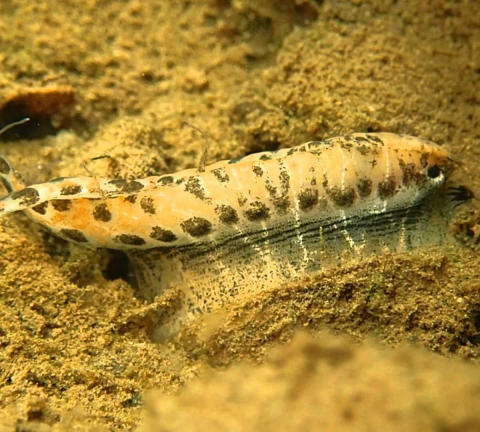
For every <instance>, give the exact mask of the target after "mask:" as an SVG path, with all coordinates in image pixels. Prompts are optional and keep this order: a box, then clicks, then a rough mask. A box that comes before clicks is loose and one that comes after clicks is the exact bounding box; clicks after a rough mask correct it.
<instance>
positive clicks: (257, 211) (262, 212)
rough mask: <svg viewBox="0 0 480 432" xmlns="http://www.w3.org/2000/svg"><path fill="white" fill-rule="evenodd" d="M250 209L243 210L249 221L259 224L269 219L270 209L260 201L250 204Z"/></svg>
mask: <svg viewBox="0 0 480 432" xmlns="http://www.w3.org/2000/svg"><path fill="white" fill-rule="evenodd" d="M250 206H251V208H249V209H248V210H245V216H246V217H247V219H248V220H249V221H252V222H260V221H265V220H268V219H270V209H269V208H268V207H267V206H266V205H265V204H264V203H262V202H261V201H255V202H253V203H251V204H250Z"/></svg>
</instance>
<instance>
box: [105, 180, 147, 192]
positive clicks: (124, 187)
mask: <svg viewBox="0 0 480 432" xmlns="http://www.w3.org/2000/svg"><path fill="white" fill-rule="evenodd" d="M108 183H109V184H111V185H113V186H115V187H116V188H117V189H118V190H119V191H120V192H125V193H132V192H137V191H139V190H141V189H143V185H142V183H140V182H138V181H136V180H132V181H127V180H124V179H119V180H111V181H109V182H108Z"/></svg>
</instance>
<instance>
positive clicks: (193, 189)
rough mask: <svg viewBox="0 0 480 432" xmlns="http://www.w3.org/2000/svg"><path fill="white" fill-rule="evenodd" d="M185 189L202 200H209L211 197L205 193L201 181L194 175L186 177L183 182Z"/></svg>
mask: <svg viewBox="0 0 480 432" xmlns="http://www.w3.org/2000/svg"><path fill="white" fill-rule="evenodd" d="M185 191H187V192H190V193H191V194H193V195H195V196H196V197H197V198H198V199H201V200H202V201H211V199H210V198H208V197H207V195H206V190H205V189H204V187H203V186H202V182H201V181H200V179H199V178H198V177H196V176H195V177H189V178H188V180H187V181H186V183H185Z"/></svg>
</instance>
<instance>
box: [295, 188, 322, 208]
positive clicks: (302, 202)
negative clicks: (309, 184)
mask: <svg viewBox="0 0 480 432" xmlns="http://www.w3.org/2000/svg"><path fill="white" fill-rule="evenodd" d="M317 204H318V190H317V189H312V188H307V189H304V190H302V191H300V193H299V194H298V207H299V208H300V210H302V211H304V212H308V211H310V210H312V209H313V208H314V207H315V206H316V205H317Z"/></svg>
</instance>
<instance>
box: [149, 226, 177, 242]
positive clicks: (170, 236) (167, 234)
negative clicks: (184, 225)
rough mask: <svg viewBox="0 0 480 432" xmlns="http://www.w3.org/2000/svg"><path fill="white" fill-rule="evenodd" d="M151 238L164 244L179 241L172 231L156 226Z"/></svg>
mask: <svg viewBox="0 0 480 432" xmlns="http://www.w3.org/2000/svg"><path fill="white" fill-rule="evenodd" d="M150 238H152V239H154V240H158V241H161V242H164V243H172V242H174V241H175V240H177V236H176V235H175V234H174V233H173V232H172V231H170V230H167V229H164V228H160V227H158V226H154V227H153V229H152V232H151V234H150Z"/></svg>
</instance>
